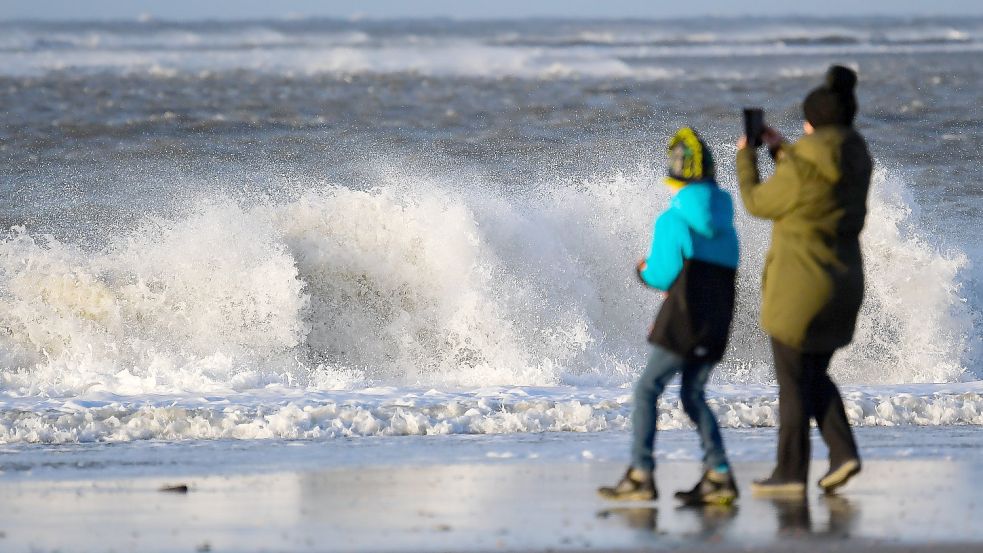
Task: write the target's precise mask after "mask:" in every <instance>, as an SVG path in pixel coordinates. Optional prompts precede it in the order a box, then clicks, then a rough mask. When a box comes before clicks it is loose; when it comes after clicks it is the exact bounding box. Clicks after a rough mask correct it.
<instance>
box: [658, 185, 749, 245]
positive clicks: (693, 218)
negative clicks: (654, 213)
mask: <svg viewBox="0 0 983 553" xmlns="http://www.w3.org/2000/svg"><path fill="white" fill-rule="evenodd" d="M670 209H672V210H673V211H675V212H676V213H677V214H679V216H680V217H682V219H683V221H685V222H686V224H687V225H688V226H689V227H690V228H691V229H693V232H695V233H697V234H699V235H701V236H705V237H707V238H713V236H714V235H715V234H717V233H719V232H720V231H722V230H726V229H729V228H732V227H733V220H734V206H733V203H732V202H731V200H730V196H729V195H728V194H726V193H725V192H723V191H721V190H720V189H719V188H718V187H717V185H716V183H713V182H709V181H708V182H695V183H692V184H689V185H686V186H685V187H683V188H682V189H681V190H680V191H679V192H677V193H676V195H675V196H674V197H673V199H672V202H671V203H670Z"/></svg>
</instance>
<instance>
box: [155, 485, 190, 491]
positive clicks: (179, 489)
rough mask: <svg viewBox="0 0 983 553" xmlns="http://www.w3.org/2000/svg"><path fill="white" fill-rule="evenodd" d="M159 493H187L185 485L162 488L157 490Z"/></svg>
mask: <svg viewBox="0 0 983 553" xmlns="http://www.w3.org/2000/svg"><path fill="white" fill-rule="evenodd" d="M157 491H159V492H170V493H188V485H187V484H178V485H176V486H164V487H162V488H161V489H159V490H157Z"/></svg>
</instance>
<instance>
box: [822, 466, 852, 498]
mask: <svg viewBox="0 0 983 553" xmlns="http://www.w3.org/2000/svg"><path fill="white" fill-rule="evenodd" d="M859 472H860V459H850V460H848V461H845V462H843V463H842V464H840V466H838V467H836V468H833V467H830V469H829V472H827V473H826V476H823V477H822V478H820V479H819V487H820V488H822V489H823V491H824V492H826V493H833V492H834V491H836V489H837V488H839V487H842V486H843V485H845V484H846V483H847V482H849V481H850V479H851V478H853V477H854V476H856V475H857V473H859Z"/></svg>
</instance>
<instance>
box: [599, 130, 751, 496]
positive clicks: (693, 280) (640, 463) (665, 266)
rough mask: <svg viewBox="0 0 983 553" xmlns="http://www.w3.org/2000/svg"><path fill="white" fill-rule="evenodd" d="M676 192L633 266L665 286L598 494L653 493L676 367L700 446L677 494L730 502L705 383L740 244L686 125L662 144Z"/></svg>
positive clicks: (727, 471) (722, 338) (721, 340)
mask: <svg viewBox="0 0 983 553" xmlns="http://www.w3.org/2000/svg"><path fill="white" fill-rule="evenodd" d="M666 184H668V185H669V187H670V188H671V189H672V190H673V192H674V196H673V198H672V201H671V202H670V204H669V207H668V208H667V209H666V210H665V211H664V212H663V213H662V214H661V215H660V216H659V218H658V219H657V220H656V222H655V235H654V237H653V239H652V251H651V253H649V256H648V259H645V260H642V261H640V262H639V263H638V267H637V270H638V276H639V278H640V279H641V280H642V282H643V283H645V284H646V285H648V286H651V287H653V288H656V289H658V290H663V291H665V292H667V294H666V298H665V301H664V302H663V303H662V308H661V309H660V310H659V314H658V316H657V317H656V319H655V323H654V324H653V326H652V331H651V333H650V334H649V337H648V340H649V342H650V343H651V344H652V354H651V357H650V358H649V361H648V365H647V366H646V368H645V371H644V372H643V373H642V376H641V378H639V380H638V384H637V386H636V388H635V398H634V406H633V411H632V432H633V444H632V449H631V466H630V467H629V468H628V471H627V472H626V473H625V476H624V477H623V478H622V479H621V481H620V482H619V483H618V484H617V485H615V486H612V487H602V488H600V489H599V490H598V492H599V493H600V495H601V496H602V497H605V498H607V499H620V500H652V499H656V498H657V497H658V492H657V491H656V487H655V478H654V474H653V471H654V469H655V462H654V459H653V457H652V448H653V444H654V441H655V421H656V417H657V409H658V408H657V402H658V399H659V396H660V395H662V391H663V390H664V389H665V387H666V385H667V384H669V382H670V381H671V380H672V378H673V376H675V375H676V374H677V373H682V388H681V390H680V396H681V399H682V403H683V409H684V410H685V411H686V414H687V415H689V417H690V419H692V420H693V422H694V423H696V428H697V432H698V433H699V435H700V443H701V445H702V447H703V464H704V468H705V470H704V473H703V477H702V478H701V479H700V481H699V482H698V483H697V484H696V486H695V487H694V488H693V489H692V490H690V491H680V492H677V493H676V497H677V498H678V499H681V500H682V501H684V502H685V503H687V504H705V503H716V504H729V503H731V502H733V501H734V499H736V498H737V487H736V485H735V484H734V478H733V475H732V471H731V468H730V464H729V463H728V462H727V456H726V454H725V452H724V445H723V440H722V439H721V437H720V430H719V429H718V428H717V421H716V419H715V418H714V416H713V412H711V411H710V408H709V407H708V406H707V404H706V399H705V397H704V387H705V386H706V382H707V379H708V378H709V377H710V372H711V371H712V370H713V367H714V365H715V364H716V363H717V362H718V361H719V360H720V359H721V357H723V354H724V349H725V348H726V346H727V335H728V333H729V331H730V323H731V317H732V314H733V309H734V285H735V277H736V274H737V260H738V243H737V233H736V232H735V230H734V207H733V203H732V201H731V198H730V194H728V193H727V192H724V191H723V190H721V189H720V188H719V187H718V186H717V183H716V181H715V180H714V164H713V158H712V156H711V153H710V150H709V149H708V148H707V147H706V145H705V144H704V143H703V141H702V140H700V138H699V136H697V134H696V132H695V131H694V130H693V129H691V128H689V127H684V128H682V129H680V130H679V131H678V132H676V134H675V136H673V138H672V140H671V141H670V142H669V176H668V178H667V179H666Z"/></svg>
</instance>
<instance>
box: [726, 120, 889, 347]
mask: <svg viewBox="0 0 983 553" xmlns="http://www.w3.org/2000/svg"><path fill="white" fill-rule="evenodd" d="M871 165H872V162H871V158H870V154H869V153H868V151H867V145H866V143H865V142H864V139H863V137H862V136H860V134H859V133H857V132H856V131H855V130H854V129H852V128H849V127H840V126H834V125H830V126H824V127H820V128H818V129H816V130H815V132H813V133H812V134H810V135H806V136H804V137H803V138H802V139H800V140H799V141H798V142H796V143H795V144H782V146H781V147H780V148H779V149H778V152H777V154H776V158H775V173H774V174H773V175H772V176H771V178H769V179H768V180H766V181H764V182H761V179H760V176H759V174H758V168H757V160H756V158H755V152H754V150H752V149H750V148H744V149H741V150H739V151H738V152H737V177H738V181H739V182H740V187H741V199H742V200H743V202H744V207H745V208H747V210H748V213H750V214H751V215H754V216H755V217H760V218H762V219H770V220H772V221H774V226H773V227H772V232H771V247H770V248H769V250H768V255H767V257H766V259H765V270H764V276H763V277H762V281H763V282H762V287H763V292H762V293H763V296H764V297H763V300H762V305H761V324H762V326H763V327H764V329H765V332H767V333H768V335H770V336H771V337H772V338H774V339H776V340H778V341H779V342H781V343H783V344H786V345H788V346H791V347H794V348H797V349H801V350H803V351H807V352H832V351H833V350H835V349H837V348H840V347H843V346H845V345H847V344H849V343H850V341H851V340H852V339H853V331H854V328H855V326H856V322H857V313H858V312H859V311H860V304H861V302H862V301H863V294H864V274H863V260H862V258H861V254H860V240H859V235H860V231H861V230H862V229H863V226H864V218H865V217H866V215H867V190H868V189H869V188H870V175H871Z"/></svg>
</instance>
